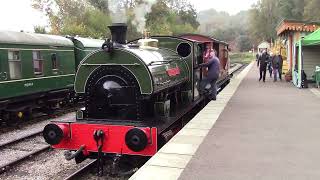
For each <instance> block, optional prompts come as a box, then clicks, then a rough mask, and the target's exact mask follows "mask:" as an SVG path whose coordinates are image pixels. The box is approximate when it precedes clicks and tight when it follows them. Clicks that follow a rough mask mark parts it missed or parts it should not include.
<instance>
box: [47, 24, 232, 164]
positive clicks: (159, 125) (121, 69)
mask: <svg viewBox="0 0 320 180" xmlns="http://www.w3.org/2000/svg"><path fill="white" fill-rule="evenodd" d="M109 28H110V31H111V34H112V40H108V41H106V42H105V43H104V44H103V46H102V48H101V49H98V50H96V51H94V52H92V53H90V54H89V55H88V56H86V57H85V58H84V59H83V60H82V61H81V62H80V65H79V66H78V70H77V73H76V78H75V91H76V93H77V94H80V95H82V96H83V97H84V98H85V107H84V108H83V109H81V110H79V111H78V112H77V113H76V118H75V119H74V120H70V121H68V122H66V121H55V122H52V123H51V124H48V125H47V126H46V127H45V128H44V131H43V136H44V139H45V140H46V142H47V143H49V144H51V145H52V146H53V147H54V148H56V149H64V150H68V151H67V153H65V156H66V159H68V160H70V159H73V158H75V160H76V162H77V163H79V162H81V161H82V160H84V159H85V158H88V157H89V158H98V159H99V160H100V161H102V159H103V157H105V156H108V155H110V156H113V157H119V156H120V155H138V156H153V155H154V154H155V153H156V152H157V151H158V149H159V148H161V147H162V146H163V145H164V144H165V143H166V142H167V141H168V140H169V139H170V138H171V137H173V136H174V135H175V133H177V131H178V129H179V128H181V122H180V121H179V120H181V118H182V117H183V116H184V115H186V114H187V113H188V112H190V111H192V109H193V108H195V107H197V106H199V105H203V104H204V103H205V102H208V99H207V98H206V92H203V91H202V90H201V89H200V87H199V84H200V82H201V79H202V78H203V74H204V73H203V71H204V69H202V68H200V67H199V66H198V65H199V64H200V63H203V54H204V52H205V50H206V48H214V49H216V50H217V52H218V56H219V57H220V59H221V66H222V67H221V78H220V80H219V81H218V85H219V87H222V86H224V85H226V84H227V83H228V82H229V80H230V75H229V74H228V68H229V58H228V44H226V43H224V42H221V41H218V40H215V39H212V38H209V37H205V36H201V35H190V34H188V35H182V36H180V37H173V36H153V37H150V36H149V35H148V34H147V35H146V36H145V37H144V38H142V39H138V40H134V41H132V42H129V43H126V30H127V27H126V25H125V24H113V25H112V26H109Z"/></svg>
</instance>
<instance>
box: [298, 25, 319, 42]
mask: <svg viewBox="0 0 320 180" xmlns="http://www.w3.org/2000/svg"><path fill="white" fill-rule="evenodd" d="M301 45H302V46H315V45H320V29H318V30H316V31H315V32H313V33H311V34H309V35H308V36H306V37H304V38H303V39H302V41H301Z"/></svg>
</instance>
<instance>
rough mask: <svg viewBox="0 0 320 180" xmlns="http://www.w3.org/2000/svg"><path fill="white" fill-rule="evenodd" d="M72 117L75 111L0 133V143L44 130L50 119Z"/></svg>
mask: <svg viewBox="0 0 320 180" xmlns="http://www.w3.org/2000/svg"><path fill="white" fill-rule="evenodd" d="M72 118H75V113H74V112H71V113H67V114H65V115H63V116H59V117H57V118H50V119H48V120H45V121H41V122H37V123H35V124H30V125H27V126H24V127H23V128H21V129H15V130H12V131H10V132H6V133H3V134H0V145H1V144H5V143H7V142H9V141H13V140H17V139H21V137H24V136H27V135H29V134H32V133H35V132H39V131H42V130H43V128H44V127H45V126H46V125H47V124H48V123H50V121H54V120H68V119H72Z"/></svg>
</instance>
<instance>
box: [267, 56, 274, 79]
mask: <svg viewBox="0 0 320 180" xmlns="http://www.w3.org/2000/svg"><path fill="white" fill-rule="evenodd" d="M273 58H274V56H273V53H272V52H270V57H269V59H268V71H269V74H270V78H272V59H273Z"/></svg>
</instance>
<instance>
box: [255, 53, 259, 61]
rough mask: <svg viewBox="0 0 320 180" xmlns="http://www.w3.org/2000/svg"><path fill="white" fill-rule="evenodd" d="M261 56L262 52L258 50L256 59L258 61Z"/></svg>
mask: <svg viewBox="0 0 320 180" xmlns="http://www.w3.org/2000/svg"><path fill="white" fill-rule="evenodd" d="M259 56H260V52H258V53H257V54H256V61H258V59H259Z"/></svg>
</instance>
